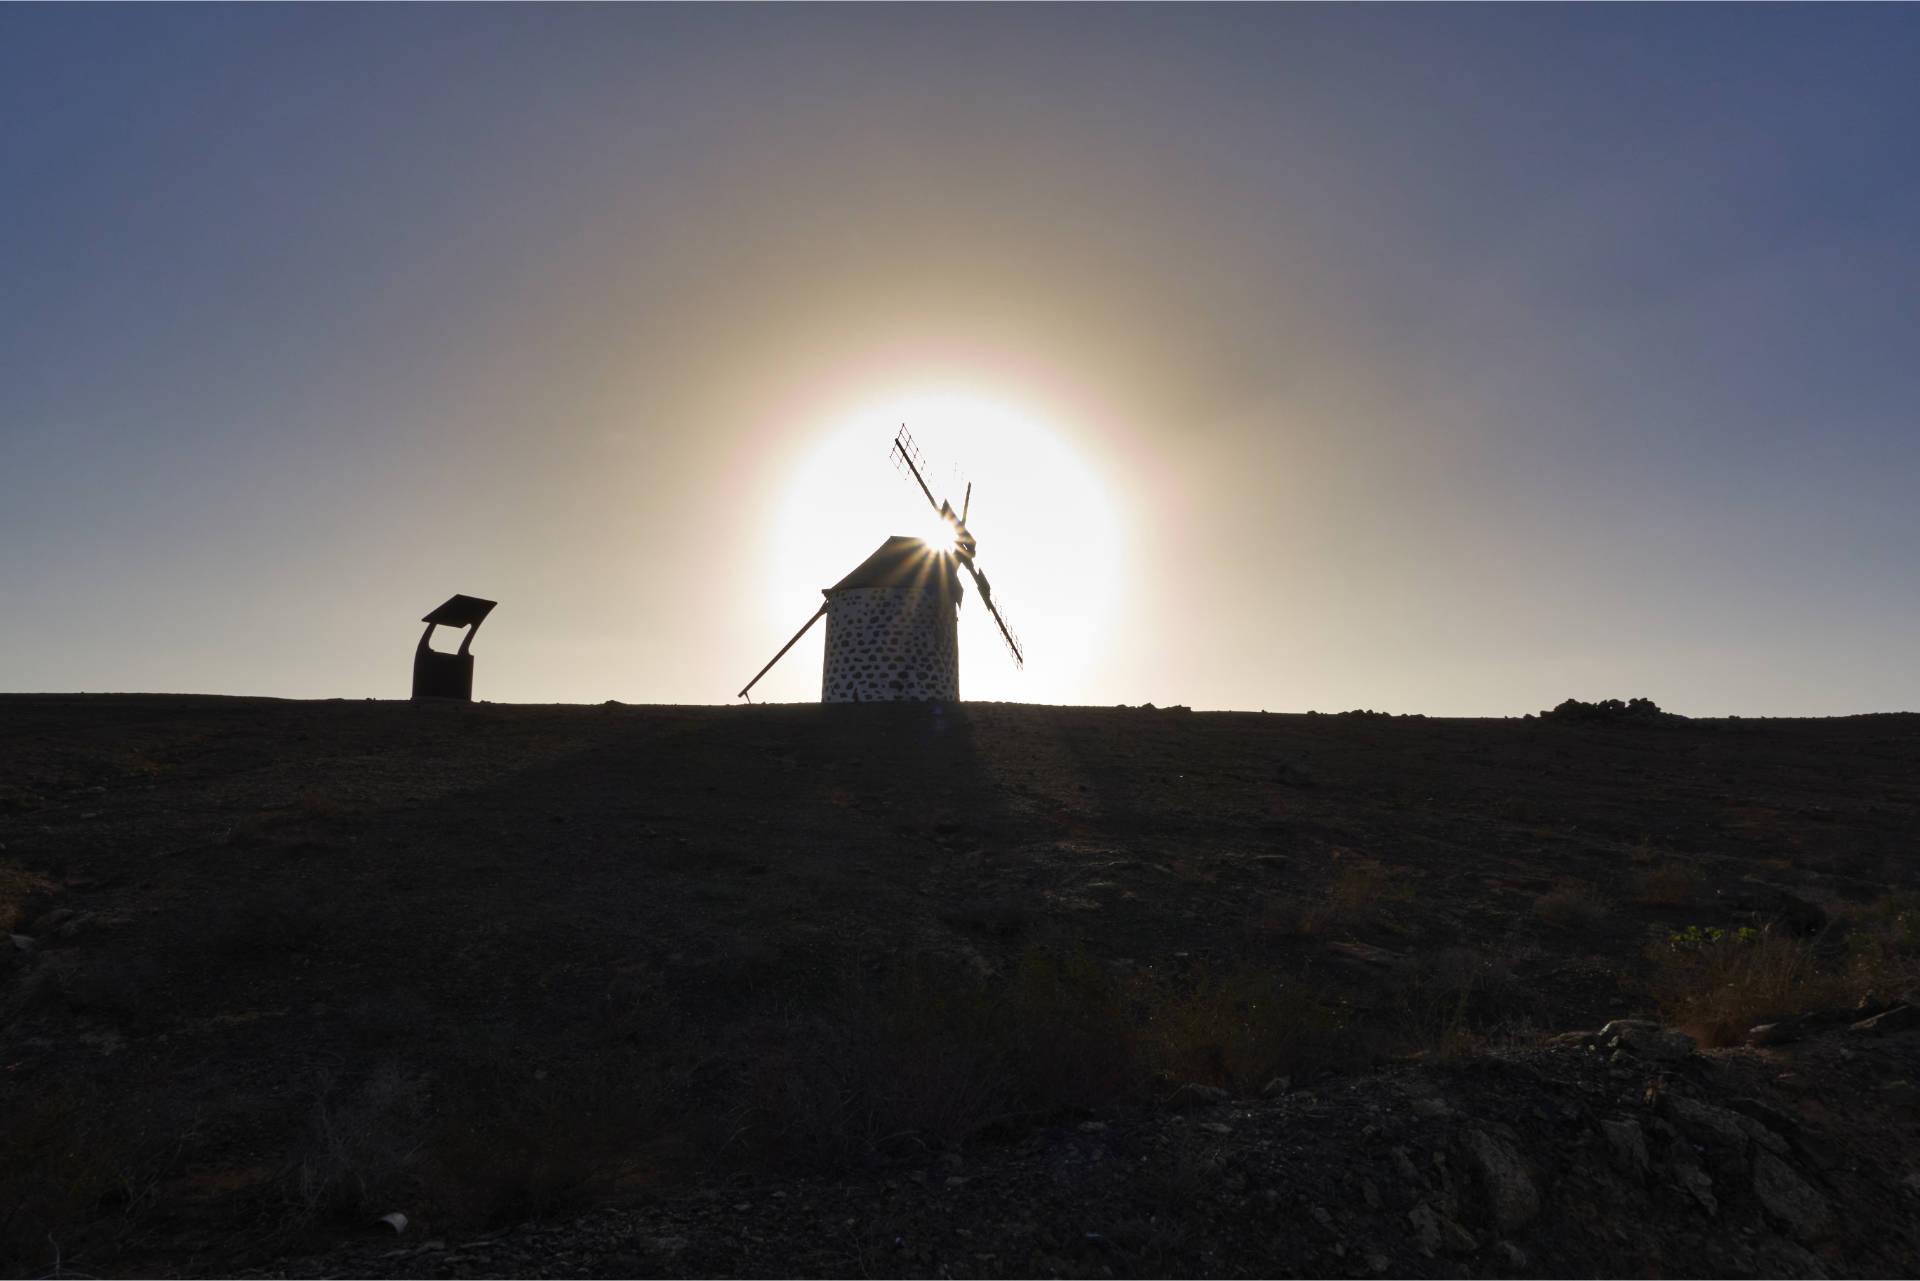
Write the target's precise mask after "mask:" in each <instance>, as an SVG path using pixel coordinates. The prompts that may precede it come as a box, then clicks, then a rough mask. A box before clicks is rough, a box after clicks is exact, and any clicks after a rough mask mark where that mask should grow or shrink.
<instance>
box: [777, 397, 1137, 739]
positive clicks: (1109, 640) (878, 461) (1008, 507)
mask: <svg viewBox="0 0 1920 1281" xmlns="http://www.w3.org/2000/svg"><path fill="white" fill-rule="evenodd" d="M816 422H817V424H818V425H817V426H815V427H814V428H813V429H812V431H811V432H810V433H809V434H810V435H811V436H812V440H811V443H810V444H808V445H807V446H806V447H805V449H804V451H803V452H802V453H801V454H800V456H799V457H798V459H797V460H796V463H795V464H794V465H793V467H792V469H791V471H790V472H789V473H788V480H787V483H786V488H785V492H784V495H783V496H782V497H781V498H780V499H779V500H777V501H776V502H775V503H773V504H772V506H771V508H770V510H769V511H768V513H767V520H766V524H765V526H764V527H763V528H764V533H763V535H762V537H763V538H764V539H765V540H766V544H765V545H766V547H767V555H766V556H765V558H764V559H763V561H762V564H763V567H764V572H765V573H766V574H767V576H768V577H767V590H766V591H765V592H764V593H763V596H764V599H765V600H766V601H767V602H768V605H769V617H768V619H767V629H768V631H769V632H770V633H771V632H779V631H780V630H781V628H782V626H785V627H786V628H787V629H788V630H791V629H792V628H793V627H794V626H796V625H797V621H794V620H798V621H804V619H805V617H806V615H807V613H808V612H809V611H811V610H813V609H815V608H817V607H818V606H819V603H820V595H819V592H820V589H821V588H824V587H828V586H831V585H832V584H833V583H835V582H837V581H838V580H839V579H840V578H841V577H842V576H844V575H845V574H846V573H847V572H848V571H849V570H851V569H852V568H853V567H854V566H855V565H858V564H859V563H860V562H861V561H862V560H864V559H865V558H866V557H867V556H868V555H870V554H871V553H872V552H873V551H874V550H875V549H876V548H877V547H878V546H879V545H880V544H881V543H882V542H883V541H884V540H885V539H887V538H888V537H891V536H895V535H901V534H905V535H908V536H911V537H917V538H919V539H921V540H922V541H923V542H925V543H926V544H927V545H928V546H929V547H931V548H933V549H934V550H936V551H939V552H948V553H951V552H952V551H953V550H954V539H955V535H956V533H957V530H956V529H955V528H954V526H953V525H952V524H950V523H949V522H947V521H946V520H943V519H942V518H941V517H940V515H939V513H938V512H937V511H936V510H934V508H933V507H932V506H930V505H929V503H928V501H927V495H926V494H923V493H922V492H921V491H920V487H919V485H918V484H917V483H916V482H915V481H914V479H913V478H912V476H910V475H908V474H906V472H905V471H904V469H902V468H900V467H898V466H897V465H896V464H895V463H894V462H893V461H892V459H891V457H890V450H891V446H892V443H893V438H894V434H895V433H896V432H897V431H898V430H899V429H900V427H901V426H902V425H903V424H904V425H905V426H906V427H907V429H908V430H909V431H910V432H911V433H912V435H913V438H914V440H915V441H916V442H917V443H918V445H919V447H920V450H921V452H922V454H923V455H924V458H925V462H926V464H927V465H926V467H925V469H924V471H923V479H924V480H925V481H926V484H927V488H928V489H929V490H930V491H931V492H932V496H933V501H934V504H939V503H942V502H944V503H947V504H949V505H950V506H951V508H952V510H953V511H954V512H956V513H958V512H961V511H963V510H965V511H966V513H967V515H966V529H967V533H968V534H969V536H970V537H972V538H973V539H974V540H976V545H975V547H974V549H973V551H974V555H973V559H972V566H971V568H972V570H973V571H974V572H973V574H972V575H969V574H963V575H962V586H963V588H964V589H965V597H964V599H963V601H962V603H961V606H960V691H961V697H962V698H963V699H966V700H968V701H976V700H1004V701H1010V702H1041V703H1044V702H1072V701H1075V699H1076V698H1082V697H1084V695H1082V694H1081V693H1080V691H1081V690H1087V691H1091V690H1092V689H1093V688H1095V687H1097V683H1098V675H1099V671H1100V669H1101V666H1102V663H1103V661H1104V655H1105V654H1106V653H1107V652H1108V651H1109V649H1114V648H1118V647H1117V646H1115V645H1114V643H1113V642H1114V640H1115V638H1114V637H1113V635H1112V628H1113V625H1114V619H1115V617H1116V615H1117V613H1118V608H1119V605H1120V602H1121V598H1122V594H1123V590H1124V584H1125V582H1126V567H1127V563H1128V562H1127V558H1128V556H1129V554H1130V548H1129V546H1128V540H1127V537H1126V533H1127V527H1126V525H1125V523H1124V522H1123V521H1122V519H1121V516H1120V512H1121V510H1122V507H1123V505H1124V504H1123V501H1122V498H1121V496H1120V494H1119V493H1118V492H1117V491H1116V489H1115V488H1114V486H1113V485H1112V484H1111V483H1110V481H1109V479H1108V477H1107V474H1106V472H1105V471H1104V470H1103V469H1102V468H1101V467H1099V466H1097V465H1096V462H1095V458H1096V454H1095V450H1094V448H1093V447H1092V445H1093V442H1095V441H1097V435H1096V434H1095V433H1094V432H1093V431H1091V430H1090V429H1089V428H1088V427H1086V426H1085V425H1084V424H1080V423H1076V422H1073V421H1071V420H1070V419H1068V418H1067V417H1066V416H1065V415H1055V414H1049V413H1047V412H1045V411H1044V410H1040V409H1032V408H1027V407H1025V406H1021V405H1017V404H1015V403H1013V402H1012V400H1011V399H997V398H994V397H992V396H989V395H986V394H984V393H980V392H977V391H973V390H967V389H929V390H920V391H913V392H904V393H900V394H896V395H892V396H886V397H881V398H876V399H874V400H872V401H868V402H865V403H855V404H852V405H848V406H844V407H842V408H840V409H837V410H831V411H829V412H827V413H825V414H823V415H822V416H821V417H820V418H819V419H817V420H816ZM969 484H971V486H972V489H971V497H970V498H969V490H968V486H969ZM983 582H984V583H985V584H986V585H987V586H988V587H989V589H990V592H991V599H992V601H993V604H994V606H995V607H996V608H997V609H999V610H1000V612H1001V615H1002V617H1003V618H1005V620H1006V622H1007V624H1008V626H1009V627H1010V629H1012V630H1013V632H1014V633H1015V634H1016V635H1017V636H1018V637H1019V639H1020V641H1021V648H1022V650H1023V652H1024V655H1025V659H1026V662H1025V666H1024V668H1022V667H1017V666H1016V665H1015V664H1014V662H1013V661H1012V659H1011V657H1010V655H1009V652H1008V650H1007V648H1006V646H1005V644H1004V642H1003V639H1002V637H1001V635H1000V633H999V631H998V629H997V628H996V626H995V624H994V621H993V618H992V616H991V615H990V614H989V612H988V610H987V608H986V604H985V601H986V597H987V593H986V592H983V591H982V590H981V586H982V583H983ZM790 614H791V615H794V620H789V618H788V615H790ZM805 669H806V664H805V663H804V662H802V663H797V664H794V667H793V670H792V671H790V672H788V673H786V674H785V675H784V676H783V680H784V681H785V682H787V683H786V684H785V685H783V686H782V691H783V692H782V693H780V694H778V695H775V697H791V698H802V699H811V698H814V697H817V696H818V693H817V691H818V683H817V679H814V680H812V681H811V690H812V692H809V678H808V677H807V675H806V674H805ZM773 678H774V677H773V674H770V675H769V677H768V679H769V681H772V680H773Z"/></svg>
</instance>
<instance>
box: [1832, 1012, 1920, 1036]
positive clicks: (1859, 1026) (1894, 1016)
mask: <svg viewBox="0 0 1920 1281" xmlns="http://www.w3.org/2000/svg"><path fill="white" fill-rule="evenodd" d="M1916 1024H1920V1010H1917V1009H1915V1008H1914V1007H1913V1006H1911V1005H1896V1006H1894V1007H1893V1008H1892V1009H1890V1010H1888V1011H1887V1012H1886V1013H1884V1014H1876V1015H1874V1016H1873V1017H1872V1018H1870V1019H1861V1020H1860V1021H1859V1022H1858V1023H1855V1024H1853V1025H1851V1026H1850V1027H1848V1028H1847V1031H1849V1032H1858V1033H1860V1034H1862V1035H1867V1036H1884V1035H1886V1034H1887V1033H1888V1032H1904V1031H1906V1030H1907V1029H1908V1028H1910V1027H1913V1026H1915V1025H1916Z"/></svg>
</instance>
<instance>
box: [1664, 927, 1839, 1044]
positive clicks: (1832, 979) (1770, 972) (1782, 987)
mask: <svg viewBox="0 0 1920 1281" xmlns="http://www.w3.org/2000/svg"><path fill="white" fill-rule="evenodd" d="M1655 959H1656V960H1657V961H1658V962H1659V963H1660V965H1661V970H1662V974H1661V978H1660V980H1659V982H1660V984H1661V991H1660V996H1661V998H1662V999H1661V1013H1662V1016H1663V1017H1664V1018H1665V1019H1666V1020H1667V1021H1668V1022H1670V1023H1673V1024H1675V1025H1677V1026H1680V1027H1684V1028H1688V1029H1691V1030H1692V1031H1693V1032H1694V1033H1695V1034H1696V1035H1697V1036H1698V1037H1699V1038H1700V1040H1701V1042H1702V1043H1703V1044H1706V1045H1731V1044H1733V1043H1734V1042H1736V1041H1738V1040H1740V1039H1741V1038H1742V1037H1743V1036H1744V1035H1745V1034H1746V1031H1747V1029H1748V1028H1750V1027H1753V1026H1754V1025H1755V1024H1758V1023H1765V1022H1768V1021H1770V1020H1772V1019H1777V1018H1781V1017H1784V1016H1787V1015H1790V1014H1802V1013H1806V1012H1808V1011H1811V1010H1818V1009H1828V1008H1832V1007H1834V1006H1839V1005H1844V1004H1847V1003H1849V1000H1848V989H1849V985H1848V984H1847V982H1846V981H1845V979H1844V977H1843V976H1840V975H1836V974H1832V973H1829V972H1826V971H1823V970H1822V969H1821V967H1820V965H1819V964H1818V960H1819V958H1818V954H1817V952H1816V950H1815V945H1814V942H1813V941H1812V940H1810V939H1804V938H1795V937H1793V936H1791V935H1789V934H1787V933H1785V932H1782V931H1776V930H1773V929H1762V930H1755V929H1752V928H1743V929H1737V930H1723V929H1719V928H1717V927H1713V926H1690V927H1688V928H1687V929H1685V930H1681V931H1679V932H1677V933H1675V934H1673V935H1671V936H1669V937H1668V938H1666V939H1665V940H1663V941H1662V942H1661V943H1659V944H1658V945H1657V946H1656V948H1655Z"/></svg>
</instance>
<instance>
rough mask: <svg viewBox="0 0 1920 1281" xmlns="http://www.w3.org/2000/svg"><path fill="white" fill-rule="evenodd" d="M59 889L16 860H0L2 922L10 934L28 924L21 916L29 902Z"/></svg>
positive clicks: (0, 911)
mask: <svg viewBox="0 0 1920 1281" xmlns="http://www.w3.org/2000/svg"><path fill="white" fill-rule="evenodd" d="M59 888H60V887H59V886H58V885H56V884H54V883H53V882H52V881H50V880H48V879H47V878H46V877H44V876H42V875H40V874H39V873H38V872H29V871H28V870H27V869H26V868H25V867H22V866H21V865H20V863H19V861H18V860H16V859H0V922H5V923H6V924H7V927H8V930H9V932H12V931H14V930H18V929H19V928H20V927H21V926H23V925H25V924H26V922H25V921H24V920H22V919H21V916H22V914H23V913H24V911H25V909H26V906H27V901H28V900H29V899H31V898H32V897H33V896H34V895H36V894H50V893H52V892H53V891H55V890H57V889H59Z"/></svg>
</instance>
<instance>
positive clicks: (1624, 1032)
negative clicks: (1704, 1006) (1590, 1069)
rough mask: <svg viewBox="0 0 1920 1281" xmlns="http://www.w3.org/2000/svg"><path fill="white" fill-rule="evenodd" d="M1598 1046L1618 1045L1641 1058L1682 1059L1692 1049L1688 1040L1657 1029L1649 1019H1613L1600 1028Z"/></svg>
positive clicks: (1692, 1045)
mask: <svg viewBox="0 0 1920 1281" xmlns="http://www.w3.org/2000/svg"><path fill="white" fill-rule="evenodd" d="M1600 1043H1601V1044H1602V1045H1615V1046H1618V1047H1620V1048H1622V1049H1625V1050H1628V1051H1630V1052H1632V1053H1634V1054H1637V1055H1639V1056H1640V1057H1641V1058H1643V1059H1662V1060H1674V1059H1684V1058H1686V1057H1687V1056H1688V1055H1689V1054H1692V1053H1693V1050H1694V1040H1693V1038H1692V1037H1690V1036H1688V1035H1687V1034H1686V1033H1685V1032H1676V1031H1674V1030H1673V1029H1672V1028H1666V1027H1661V1026H1660V1025H1659V1024H1658V1023H1656V1022H1654V1021H1653V1020H1652V1019H1615V1020H1614V1021H1613V1022H1611V1023H1609V1024H1607V1025H1606V1026H1605V1027H1603V1028H1601V1029H1600Z"/></svg>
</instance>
